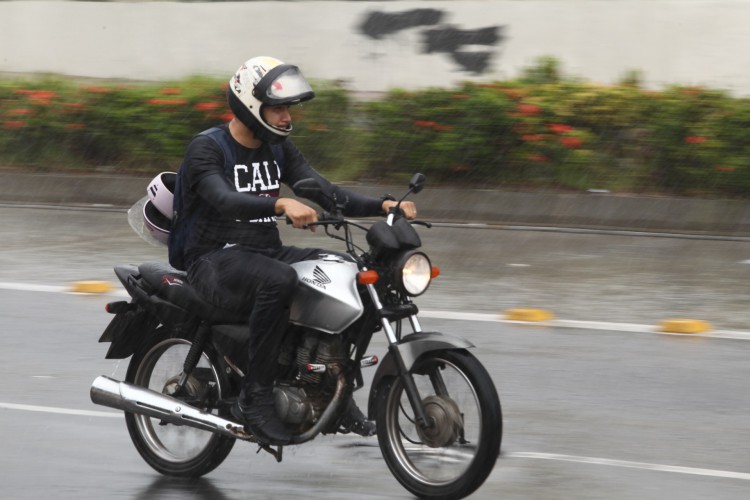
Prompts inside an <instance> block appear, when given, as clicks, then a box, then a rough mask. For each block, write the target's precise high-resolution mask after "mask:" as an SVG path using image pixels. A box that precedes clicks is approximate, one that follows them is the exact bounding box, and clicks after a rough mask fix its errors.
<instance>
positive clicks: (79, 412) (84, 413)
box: [0, 403, 123, 418]
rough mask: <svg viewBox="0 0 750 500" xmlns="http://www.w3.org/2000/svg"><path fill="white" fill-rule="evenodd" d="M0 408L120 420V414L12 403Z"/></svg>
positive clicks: (2, 405)
mask: <svg viewBox="0 0 750 500" xmlns="http://www.w3.org/2000/svg"><path fill="white" fill-rule="evenodd" d="M0 408H5V409H6V410H20V411H33V412H39V413H56V414H59V415H78V416H82V417H105V418H122V416H123V414H122V412H111V411H91V410H71V409H69V408H55V407H53V406H36V405H20V404H14V403H0Z"/></svg>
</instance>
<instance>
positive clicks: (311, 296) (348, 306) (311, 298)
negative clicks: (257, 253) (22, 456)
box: [289, 254, 363, 333]
mask: <svg viewBox="0 0 750 500" xmlns="http://www.w3.org/2000/svg"><path fill="white" fill-rule="evenodd" d="M292 267H293V268H294V269H295V270H296V271H297V276H298V277H299V282H298V284H297V290H296V291H295V295H294V299H293V301H292V307H291V310H290V317H289V321H291V322H292V323H294V324H296V325H301V326H307V327H310V328H314V329H316V330H320V331H323V332H326V333H340V332H342V331H343V330H344V329H346V328H347V327H348V326H349V325H351V324H352V323H354V322H355V321H357V319H358V318H359V317H360V316H361V315H362V312H363V306H362V299H360V297H359V293H358V292H357V273H358V272H359V268H357V264H355V263H354V262H350V261H348V260H345V259H344V258H342V257H340V256H338V255H330V254H326V255H321V257H320V259H317V260H306V261H302V262H297V263H295V264H292Z"/></svg>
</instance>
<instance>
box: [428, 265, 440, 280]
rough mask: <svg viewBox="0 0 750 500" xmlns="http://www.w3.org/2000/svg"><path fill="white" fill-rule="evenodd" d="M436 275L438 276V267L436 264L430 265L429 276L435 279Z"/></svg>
mask: <svg viewBox="0 0 750 500" xmlns="http://www.w3.org/2000/svg"><path fill="white" fill-rule="evenodd" d="M438 276H440V268H439V267H438V266H432V270H431V271H430V277H431V278H432V279H435V278H437V277H438Z"/></svg>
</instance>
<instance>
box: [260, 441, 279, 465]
mask: <svg viewBox="0 0 750 500" xmlns="http://www.w3.org/2000/svg"><path fill="white" fill-rule="evenodd" d="M260 450H263V451H267V452H268V453H270V454H271V455H272V456H273V458H275V459H276V462H277V463H281V458H282V453H283V451H284V447H283V446H277V447H276V449H275V450H274V449H273V448H271V446H269V445H267V444H265V443H258V451H256V452H255V453H256V454H258V453H260Z"/></svg>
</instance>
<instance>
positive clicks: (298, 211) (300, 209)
mask: <svg viewBox="0 0 750 500" xmlns="http://www.w3.org/2000/svg"><path fill="white" fill-rule="evenodd" d="M276 215H286V217H287V219H289V220H290V221H291V224H292V226H294V227H296V228H297V229H309V230H310V231H313V232H314V231H315V227H316V226H310V227H308V226H307V225H308V224H310V223H312V222H317V221H318V214H317V212H315V210H313V209H312V208H310V207H308V206H307V205H305V204H304V203H300V202H299V201H297V200H295V199H293V198H279V199H278V200H276Z"/></svg>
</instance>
